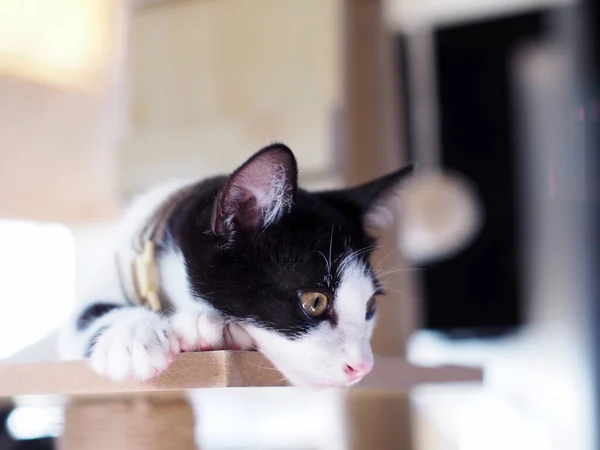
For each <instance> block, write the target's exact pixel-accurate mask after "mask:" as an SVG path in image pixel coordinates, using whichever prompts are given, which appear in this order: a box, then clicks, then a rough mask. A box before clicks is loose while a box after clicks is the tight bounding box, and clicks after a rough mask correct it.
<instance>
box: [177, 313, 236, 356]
mask: <svg viewBox="0 0 600 450" xmlns="http://www.w3.org/2000/svg"><path fill="white" fill-rule="evenodd" d="M171 325H172V327H173V331H174V332H175V334H176V335H177V339H178V340H179V346H180V347H181V351H184V352H195V351H205V350H222V349H223V348H224V345H225V339H224V335H223V332H224V326H225V322H224V321H223V319H222V318H221V316H219V315H218V314H214V313H203V314H197V313H177V314H175V315H174V316H173V317H172V318H171Z"/></svg>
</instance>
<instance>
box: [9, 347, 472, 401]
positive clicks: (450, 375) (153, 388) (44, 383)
mask: <svg viewBox="0 0 600 450" xmlns="http://www.w3.org/2000/svg"><path fill="white" fill-rule="evenodd" d="M481 379H482V371H481V369H479V368H470V367H453V366H446V367H419V366H415V365H412V364H410V363H409V362H408V361H406V360H403V359H401V358H393V357H376V362H375V370H374V371H373V373H372V374H370V375H369V376H367V377H366V378H365V379H364V380H363V381H362V383H361V384H360V385H359V387H363V388H370V389H392V390H402V391H405V390H407V389H409V388H411V387H412V386H415V385H417V384H422V383H444V382H462V381H476V382H477V381H480V380H481ZM286 385H287V383H286V381H285V380H284V379H283V376H282V375H281V373H279V372H278V371H277V370H274V369H273V366H272V365H271V364H270V363H269V362H268V361H267V359H266V358H265V357H264V356H262V355H261V354H260V353H257V352H236V351H215V352H201V353H185V354H182V355H180V356H179V357H178V358H177V360H176V361H175V362H174V363H173V364H172V365H171V366H170V367H169V369H168V370H167V371H166V372H165V373H164V374H162V375H161V376H160V377H158V378H156V379H154V380H151V381H149V382H145V383H142V382H134V381H127V382H123V383H115V382H112V381H110V380H109V379H107V378H105V377H102V376H100V375H98V374H97V373H95V372H94V371H92V370H91V369H90V368H89V367H88V365H87V364H86V363H85V362H84V361H67V362H44V363H35V364H4V365H0V397H11V396H21V395H70V396H77V395H85V396H87V395H99V394H101V395H111V394H122V393H142V392H145V393H151V392H166V391H181V390H187V389H200V388H219V387H221V388H222V387H275V386H286Z"/></svg>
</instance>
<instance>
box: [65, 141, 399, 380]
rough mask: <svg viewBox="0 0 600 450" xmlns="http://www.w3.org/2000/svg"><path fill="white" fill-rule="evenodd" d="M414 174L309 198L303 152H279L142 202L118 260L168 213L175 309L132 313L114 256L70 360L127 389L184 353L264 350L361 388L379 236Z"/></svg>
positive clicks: (290, 372)
mask: <svg viewBox="0 0 600 450" xmlns="http://www.w3.org/2000/svg"><path fill="white" fill-rule="evenodd" d="M410 172H411V170H410V168H404V169H401V170H398V171H396V172H394V173H391V174H388V175H386V176H383V177H381V178H379V179H376V180H374V181H371V182H369V183H367V184H364V185H362V186H358V187H354V188H350V189H345V190H336V191H328V192H315V193H311V192H307V191H305V190H302V189H299V188H298V187H297V166H296V161H295V158H294V155H293V153H292V152H291V150H290V149H289V148H287V147H286V146H284V145H282V144H273V145H270V146H268V147H266V148H264V149H262V150H261V151H259V152H258V153H256V154H254V155H253V156H252V157H251V158H250V159H249V160H248V161H246V162H245V163H244V164H243V165H242V166H241V167H239V168H238V169H237V170H235V171H234V172H233V173H232V174H231V175H230V176H229V177H225V176H223V177H216V178H212V179H208V180H204V181H200V182H197V183H168V184H166V185H162V186H159V187H157V188H155V189H152V190H150V191H149V192H147V193H145V194H143V195H141V196H140V197H139V198H138V199H136V200H135V201H134V202H133V203H132V205H131V207H130V208H129V210H128V212H127V213H126V215H125V217H124V219H123V222H122V226H121V229H120V232H119V236H118V238H117V239H116V240H115V243H114V249H113V250H114V251H115V252H116V253H117V254H119V255H120V256H121V258H122V261H127V260H129V261H131V260H132V259H133V258H134V257H135V249H134V246H132V241H133V240H135V238H136V237H137V236H139V234H140V233H141V232H142V230H143V228H144V227H145V226H146V225H147V224H148V221H149V220H150V218H151V217H153V216H155V215H156V213H157V211H159V210H160V209H161V208H162V210H163V213H164V211H168V213H164V214H166V217H165V220H164V223H165V226H164V229H165V231H164V233H163V235H162V237H161V242H160V248H161V250H160V251H159V253H158V255H157V266H158V271H159V274H160V279H161V283H162V286H161V287H162V291H163V292H164V295H165V297H166V298H168V299H169V308H168V309H166V310H164V311H161V312H160V313H157V312H154V311H152V310H150V309H147V308H145V307H141V306H136V305H134V304H131V303H130V302H128V301H127V295H126V294H125V293H124V292H123V289H122V287H123V286H122V283H120V281H121V282H122V281H123V280H120V278H119V271H120V270H121V267H120V266H119V264H117V263H116V262H115V259H114V258H112V257H111V258H110V260H109V261H106V262H105V264H104V266H103V267H102V268H101V270H100V271H99V274H98V277H97V278H96V279H95V282H94V285H93V286H92V290H91V293H92V294H91V295H89V296H88V298H86V299H85V304H84V305H83V306H82V307H81V309H79V310H78V311H77V314H76V315H75V316H74V319H73V320H72V321H71V323H70V324H69V326H68V327H67V329H66V330H65V333H64V335H63V339H62V345H61V347H62V349H61V352H62V355H63V357H64V358H67V359H77V358H84V357H87V358H89V360H90V363H91V365H92V367H93V368H94V369H95V370H97V371H98V372H100V373H102V374H104V375H106V376H108V377H110V378H112V379H114V380H123V379H127V378H133V379H136V380H147V379H149V378H152V377H154V376H157V375H158V374H160V373H161V372H163V371H164V370H165V369H166V368H167V367H168V365H169V363H170V362H171V361H172V360H173V359H174V357H175V356H176V355H177V354H179V353H180V352H181V351H200V350H209V349H223V348H234V349H253V348H255V349H257V350H259V351H260V352H262V353H263V354H264V355H265V356H266V357H267V358H269V359H270V360H271V362H272V363H273V364H274V366H275V367H277V368H278V369H279V370H280V371H281V373H282V374H283V375H284V376H285V377H286V378H287V379H288V380H289V381H290V382H291V383H293V384H295V385H300V386H310V387H328V386H349V385H352V384H355V383H357V382H358V381H360V380H361V379H362V377H363V376H365V375H366V374H367V373H369V372H370V371H371V369H372V367H373V354H372V351H371V347H370V342H369V341H370V337H371V334H372V332H373V327H374V324H375V318H376V303H375V298H376V297H377V296H378V295H379V294H381V293H382V292H381V289H380V286H379V282H378V280H377V277H376V274H375V272H374V270H373V268H372V267H371V265H370V263H369V256H370V254H371V252H372V250H373V249H374V244H375V241H374V239H373V238H372V237H371V236H370V235H369V234H368V233H367V231H366V227H367V226H368V225H369V222H373V221H375V222H378V221H380V219H381V218H382V217H381V214H385V211H383V210H382V208H381V205H382V203H383V202H385V201H386V199H387V198H389V197H390V196H392V195H393V193H394V192H395V190H396V188H397V186H398V184H399V182H400V181H402V180H403V179H404V178H405V177H406V176H407V175H408V174H409V173H410ZM184 190H185V192H186V194H185V195H179V198H178V193H181V192H183V191H184ZM169 199H171V200H169ZM167 203H171V206H170V207H169V208H167V209H165V204H167ZM124 267H128V266H126V265H124ZM120 276H123V273H121V274H120Z"/></svg>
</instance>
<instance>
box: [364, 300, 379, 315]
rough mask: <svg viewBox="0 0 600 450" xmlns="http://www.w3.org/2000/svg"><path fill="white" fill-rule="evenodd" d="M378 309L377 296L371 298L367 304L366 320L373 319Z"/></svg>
mask: <svg viewBox="0 0 600 450" xmlns="http://www.w3.org/2000/svg"><path fill="white" fill-rule="evenodd" d="M376 309H377V302H376V301H375V296H373V297H371V298H370V299H369V301H368V302H367V313H366V314H365V318H366V319H367V320H369V319H372V318H373V316H374V315H375V310H376Z"/></svg>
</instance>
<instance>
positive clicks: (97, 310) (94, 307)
mask: <svg viewBox="0 0 600 450" xmlns="http://www.w3.org/2000/svg"><path fill="white" fill-rule="evenodd" d="M122 307H123V305H116V304H114V303H100V302H99V303H93V304H91V305H90V306H88V307H87V308H85V309H84V310H83V311H82V312H81V314H79V317H78V318H77V323H76V324H75V326H76V327H77V331H84V330H85V329H86V328H87V327H89V326H90V325H91V324H92V323H93V322H94V321H95V320H96V319H98V318H100V317H102V316H103V315H105V314H108V313H109V312H111V311H113V310H115V309H117V308H122Z"/></svg>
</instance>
